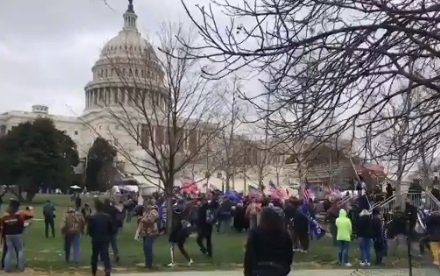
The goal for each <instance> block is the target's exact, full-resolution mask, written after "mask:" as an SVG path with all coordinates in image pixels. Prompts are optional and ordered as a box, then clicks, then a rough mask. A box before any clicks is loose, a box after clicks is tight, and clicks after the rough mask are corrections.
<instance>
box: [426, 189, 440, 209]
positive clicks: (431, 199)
mask: <svg viewBox="0 0 440 276" xmlns="http://www.w3.org/2000/svg"><path fill="white" fill-rule="evenodd" d="M425 195H426V196H425V208H426V209H428V210H429V211H431V212H432V211H440V201H439V200H438V199H437V198H436V197H435V196H434V195H433V194H432V193H431V192H430V191H426V193H425Z"/></svg>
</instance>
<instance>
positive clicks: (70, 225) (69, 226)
mask: <svg viewBox="0 0 440 276" xmlns="http://www.w3.org/2000/svg"><path fill="white" fill-rule="evenodd" d="M85 225H86V222H85V219H84V217H83V215H82V214H81V213H80V212H77V211H75V209H74V208H69V209H68V210H67V212H66V214H65V216H64V222H63V226H62V227H61V233H62V234H63V236H64V252H65V258H66V262H69V261H70V249H71V248H72V249H73V262H74V263H75V264H79V246H80V237H81V234H83V233H84V227H85Z"/></svg>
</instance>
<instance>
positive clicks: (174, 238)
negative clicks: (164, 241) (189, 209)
mask: <svg viewBox="0 0 440 276" xmlns="http://www.w3.org/2000/svg"><path fill="white" fill-rule="evenodd" d="M185 211H186V206H185V202H184V201H183V200H179V201H178V202H177V203H176V204H174V206H173V219H172V220H171V221H172V224H173V225H172V227H171V233H170V235H169V239H168V240H169V242H170V255H171V263H170V264H168V266H169V267H174V266H175V262H174V260H175V258H174V257H175V256H174V255H175V254H174V253H175V250H174V249H175V246H176V245H177V247H178V248H179V251H180V253H182V255H183V256H184V257H185V259H186V261H187V264H188V266H191V265H192V264H193V260H192V259H191V257H190V256H189V254H188V252H187V251H186V250H185V242H186V240H187V238H188V237H189V235H190V234H191V223H190V222H189V221H188V218H187V214H186V212H185Z"/></svg>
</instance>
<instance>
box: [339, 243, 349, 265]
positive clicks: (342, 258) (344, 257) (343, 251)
mask: <svg viewBox="0 0 440 276" xmlns="http://www.w3.org/2000/svg"><path fill="white" fill-rule="evenodd" d="M349 247H350V242H348V241H338V248H339V253H338V261H339V263H340V264H346V263H348V249H349Z"/></svg>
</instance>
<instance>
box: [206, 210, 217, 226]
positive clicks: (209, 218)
mask: <svg viewBox="0 0 440 276" xmlns="http://www.w3.org/2000/svg"><path fill="white" fill-rule="evenodd" d="M206 223H207V224H214V223H215V214H214V211H213V210H212V209H207V210H206Z"/></svg>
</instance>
